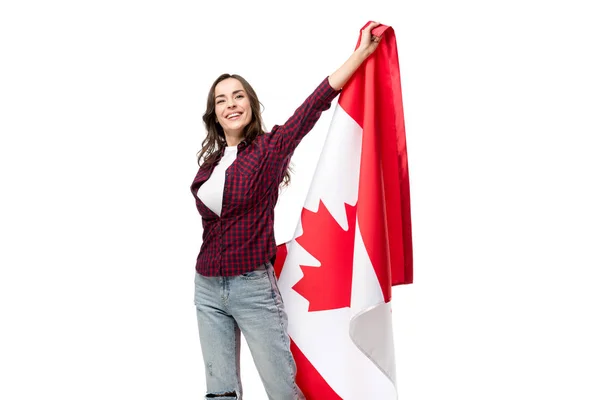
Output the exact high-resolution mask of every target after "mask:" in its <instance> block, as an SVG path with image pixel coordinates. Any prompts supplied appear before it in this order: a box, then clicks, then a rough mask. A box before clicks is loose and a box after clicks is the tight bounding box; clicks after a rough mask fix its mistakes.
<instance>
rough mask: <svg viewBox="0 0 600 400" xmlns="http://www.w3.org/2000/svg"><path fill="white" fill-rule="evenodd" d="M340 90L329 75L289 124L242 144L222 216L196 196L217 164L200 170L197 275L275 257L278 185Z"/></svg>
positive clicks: (230, 271) (245, 267) (248, 267)
mask: <svg viewBox="0 0 600 400" xmlns="http://www.w3.org/2000/svg"><path fill="white" fill-rule="evenodd" d="M338 93H339V91H336V90H335V89H333V88H332V87H331V85H330V84H329V80H328V78H325V79H324V80H323V82H321V84H320V85H319V86H318V87H317V88H316V89H315V91H314V92H313V93H312V94H311V95H310V96H309V97H308V98H307V99H306V100H305V101H304V103H303V104H302V105H301V106H300V107H299V108H298V109H297V110H296V111H295V112H294V115H292V117H291V118H290V119H288V120H287V122H286V123H285V124H283V125H281V126H279V125H275V126H274V127H273V130H272V131H271V132H268V133H265V134H264V135H261V136H258V137H257V138H256V139H255V140H254V142H252V143H251V144H247V143H246V142H245V141H242V142H241V143H240V144H239V145H238V154H237V158H236V160H235V161H234V163H233V164H232V165H231V166H230V167H229V168H228V169H227V172H226V174H225V188H224V192H223V209H222V211H221V217H219V216H218V215H217V214H215V213H214V212H212V211H211V210H210V209H209V208H208V207H206V205H204V203H202V201H200V199H199V198H198V196H197V192H198V188H199V187H200V186H201V185H202V184H203V183H204V182H206V181H207V180H208V178H209V177H210V175H211V173H212V171H213V169H214V166H215V165H216V163H215V164H213V166H212V167H205V166H204V165H202V166H201V167H200V168H199V170H198V173H197V174H196V177H195V178H194V182H193V183H192V186H191V191H192V194H193V195H194V198H195V200H196V208H198V211H199V212H200V215H201V216H202V227H203V229H204V231H203V233H202V247H201V249H200V254H199V255H198V259H197V261H196V271H197V272H198V273H199V274H201V275H204V276H233V275H240V274H243V273H245V272H250V271H252V270H254V269H255V268H256V267H258V266H259V265H261V264H265V263H266V262H267V261H270V260H272V259H273V258H274V257H275V253H276V244H275V234H274V230H273V220H274V214H275V204H276V203H277V198H278V196H279V184H280V183H281V181H282V179H283V176H284V173H285V170H286V168H287V166H288V163H289V160H290V157H291V155H292V153H293V152H294V149H295V148H296V146H298V144H299V143H300V140H302V138H303V137H304V136H305V135H306V134H307V133H308V132H309V131H310V130H311V129H312V128H313V126H314V125H315V123H316V122H317V120H318V119H319V117H320V116H321V113H322V112H323V111H325V110H327V109H329V107H331V102H332V101H333V99H334V98H335V97H336V96H337V95H338ZM223 152H224V151H223V150H222V151H221V154H220V155H219V158H218V160H220V158H221V157H222V156H223Z"/></svg>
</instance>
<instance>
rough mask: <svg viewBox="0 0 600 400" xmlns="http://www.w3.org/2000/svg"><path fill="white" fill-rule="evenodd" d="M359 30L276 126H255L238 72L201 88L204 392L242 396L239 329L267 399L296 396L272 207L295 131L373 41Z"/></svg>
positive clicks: (199, 304)
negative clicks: (355, 41) (350, 46)
mask: <svg viewBox="0 0 600 400" xmlns="http://www.w3.org/2000/svg"><path fill="white" fill-rule="evenodd" d="M377 25H379V24H378V23H375V22H372V23H371V24H369V25H368V26H367V27H366V28H365V29H363V31H362V35H361V41H360V44H359V47H358V48H357V49H356V50H355V51H354V53H353V54H352V55H351V56H350V58H348V60H347V61H346V62H345V63H344V64H343V65H342V66H341V67H340V68H339V69H338V70H336V71H335V72H334V73H333V74H331V75H330V76H329V77H327V78H325V79H324V80H323V81H322V82H321V84H320V85H319V86H318V87H317V89H316V90H315V91H314V92H313V93H312V94H311V95H310V96H309V97H308V98H307V99H306V100H305V101H304V103H303V104H302V105H301V106H300V107H299V108H298V109H297V110H296V111H295V112H294V115H293V116H292V117H291V118H290V119H289V120H288V121H287V122H286V123H285V124H284V125H281V126H278V125H276V126H274V127H273V130H272V131H271V132H268V133H265V132H264V131H263V129H262V126H263V124H262V118H261V115H260V109H259V105H260V103H259V101H258V98H257V96H256V93H255V92H254V90H253V89H252V87H251V86H250V85H249V84H248V82H246V80H244V79H243V78H242V77H240V76H238V75H229V74H224V75H221V76H220V77H218V78H217V80H216V81H215V82H214V83H213V85H212V87H211V88H210V91H209V94H208V100H207V107H206V113H205V114H204V116H203V119H204V123H205V125H206V129H207V136H206V139H205V140H204V142H203V143H202V150H201V151H200V152H199V155H198V163H199V164H200V162H201V160H204V162H203V163H202V165H201V166H200V169H199V171H198V174H197V175H196V178H195V179H194V182H193V183H192V186H191V190H192V193H193V194H194V197H195V199H196V206H197V208H198V211H199V212H200V214H201V216H202V226H203V228H204V232H203V243H202V247H201V249H200V254H199V255H198V259H197V263H196V279H195V304H196V310H197V317H198V329H199V333H200V344H201V347H202V355H203V358H204V364H205V371H206V385H207V395H206V398H207V399H212V398H219V399H241V398H242V385H241V381H240V368H239V360H240V333H243V334H244V338H245V339H246V342H247V343H248V347H249V348H250V351H251V353H252V357H253V359H254V362H255V364H256V368H257V370H258V372H259V374H260V377H261V379H262V382H263V385H264V387H265V390H266V392H267V395H268V396H269V399H274V400H288V399H303V398H304V396H303V395H302V392H301V391H300V389H299V388H298V386H297V385H296V383H295V376H296V365H295V363H294V359H293V358H292V354H291V351H290V341H289V337H288V335H287V315H286V313H285V310H284V307H283V302H282V300H281V295H280V293H279V290H278V288H277V281H276V278H275V275H274V272H273V261H274V257H275V252H276V244H275V236H274V232H273V216H274V209H275V204H276V202H277V197H278V190H279V186H280V184H281V183H282V182H284V183H287V182H288V181H289V173H288V165H289V161H290V158H291V155H292V153H293V151H294V149H295V148H296V146H297V145H298V144H299V143H300V140H301V139H302V138H303V137H304V136H305V135H306V134H307V133H308V132H309V131H310V130H311V129H312V127H313V126H314V124H315V123H316V122H317V120H318V119H319V117H320V115H321V113H322V112H323V111H325V110H327V109H329V107H330V106H331V102H332V101H333V99H334V98H335V97H336V96H337V95H338V93H339V92H340V90H341V89H342V87H343V86H344V84H345V83H346V82H347V81H348V79H350V77H351V76H352V74H353V73H354V72H355V71H356V70H357V69H358V67H359V66H360V65H361V64H362V62H363V61H364V60H365V59H366V58H367V57H369V55H371V54H372V53H373V51H375V49H376V48H377V45H378V43H379V38H378V37H376V36H374V35H372V34H371V30H372V29H373V28H374V27H376V26H377Z"/></svg>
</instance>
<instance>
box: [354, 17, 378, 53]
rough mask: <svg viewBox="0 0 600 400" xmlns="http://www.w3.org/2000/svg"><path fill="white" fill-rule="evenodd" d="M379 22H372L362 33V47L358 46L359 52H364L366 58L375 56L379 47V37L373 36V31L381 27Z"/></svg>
mask: <svg viewBox="0 0 600 400" xmlns="http://www.w3.org/2000/svg"><path fill="white" fill-rule="evenodd" d="M379 25H380V23H379V22H371V23H370V24H369V25H367V26H366V27H365V29H363V30H362V31H361V35H360V45H359V46H358V49H357V51H361V52H364V53H365V55H366V56H370V55H371V54H373V52H374V51H375V49H376V48H377V46H378V45H379V39H380V38H379V36H375V35H373V34H371V31H372V30H373V28H375V27H376V26H379Z"/></svg>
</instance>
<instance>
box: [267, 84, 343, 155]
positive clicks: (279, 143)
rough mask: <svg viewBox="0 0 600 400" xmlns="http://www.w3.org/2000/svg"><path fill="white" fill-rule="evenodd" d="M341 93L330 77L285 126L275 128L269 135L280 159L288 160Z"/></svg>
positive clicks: (271, 147)
mask: <svg viewBox="0 0 600 400" xmlns="http://www.w3.org/2000/svg"><path fill="white" fill-rule="evenodd" d="M339 93H340V90H335V89H334V88H332V87H331V85H330V84H329V77H326V78H325V79H324V80H323V81H322V82H321V83H320V84H319V86H317V88H316V89H315V90H314V92H312V94H311V95H310V96H308V98H307V99H306V100H304V103H302V105H301V106H300V107H298V108H297V109H296V111H295V112H294V114H293V115H292V116H291V117H290V118H289V119H288V120H287V121H286V123H285V124H283V125H275V126H274V127H273V130H272V131H271V132H270V133H269V136H270V137H269V142H270V143H269V147H270V149H271V151H273V152H276V153H277V154H278V156H279V157H278V158H280V159H286V158H288V156H289V155H290V154H291V153H293V152H294V150H295V149H296V147H297V146H298V144H300V141H301V140H302V138H303V137H304V136H306V134H307V133H308V132H310V130H311V129H312V128H313V127H314V126H315V124H316V123H317V121H318V120H319V118H320V117H321V113H322V112H323V111H325V110H328V109H329V107H331V102H332V101H333V99H335V97H336V96H337V95H338V94H339Z"/></svg>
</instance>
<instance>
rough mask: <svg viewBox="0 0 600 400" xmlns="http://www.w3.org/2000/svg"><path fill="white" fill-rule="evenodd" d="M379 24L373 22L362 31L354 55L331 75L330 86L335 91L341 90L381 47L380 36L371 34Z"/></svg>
mask: <svg viewBox="0 0 600 400" xmlns="http://www.w3.org/2000/svg"><path fill="white" fill-rule="evenodd" d="M379 25H380V24H379V22H371V23H370V24H369V25H368V26H366V27H365V29H363V30H362V31H360V44H359V45H358V47H357V48H356V50H354V53H352V55H351V56H350V58H348V60H346V62H345V63H344V64H342V66H341V67H339V68H338V69H337V70H336V71H335V72H334V73H333V74H331V75H329V84H330V85H331V87H332V88H334V89H335V90H340V89H341V88H342V87H344V85H345V84H346V82H348V80H349V79H350V77H351V76H352V74H354V72H355V71H356V70H357V69H358V67H360V65H361V64H362V63H363V62H364V61H365V60H366V59H367V58H368V57H369V56H370V55H371V54H372V53H373V52H374V51H375V49H376V48H377V45H379V39H380V38H379V36H375V35H372V34H371V30H372V29H373V28H375V27H376V26H379Z"/></svg>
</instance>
